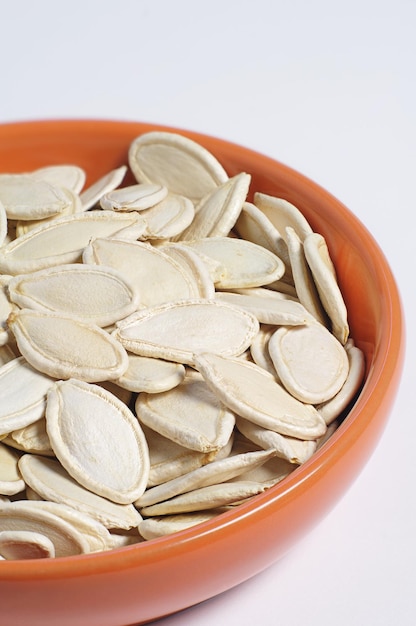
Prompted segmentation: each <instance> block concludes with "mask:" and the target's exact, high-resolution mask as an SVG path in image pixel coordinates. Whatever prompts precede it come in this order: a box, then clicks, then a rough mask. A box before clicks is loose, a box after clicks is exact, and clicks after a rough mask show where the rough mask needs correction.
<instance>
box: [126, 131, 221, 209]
mask: <svg viewBox="0 0 416 626" xmlns="http://www.w3.org/2000/svg"><path fill="white" fill-rule="evenodd" d="M129 165H130V168H131V170H132V172H133V174H134V175H135V177H136V180H137V181H138V182H139V183H156V184H160V185H163V186H165V187H167V188H168V189H169V191H170V192H171V193H177V194H179V195H181V196H185V197H187V198H190V199H191V200H192V201H195V200H196V201H197V200H199V199H201V198H202V197H203V196H205V195H206V194H207V193H209V192H210V191H211V190H212V189H214V188H215V187H217V186H218V185H221V184H222V183H224V182H225V181H226V180H227V179H228V176H227V173H226V172H225V170H224V168H223V167H222V165H221V164H220V163H219V162H218V161H217V159H216V158H215V157H214V156H213V155H212V154H211V153H210V152H209V151H208V150H207V149H206V148H204V147H202V146H201V145H200V144H199V143H197V142H195V141H193V140H192V139H188V138H187V137H184V136H183V135H180V134H178V133H170V132H163V131H151V132H148V133H144V134H143V135H140V136H139V137H137V138H136V139H135V140H133V141H132V142H131V144H130V149H129Z"/></svg>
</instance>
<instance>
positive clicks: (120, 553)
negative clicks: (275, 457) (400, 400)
mask: <svg viewBox="0 0 416 626" xmlns="http://www.w3.org/2000/svg"><path fill="white" fill-rule="evenodd" d="M150 130H167V131H174V132H181V133H182V134H184V135H186V136H188V137H190V138H191V139H194V140H196V141H198V142H199V143H200V144H202V145H203V146H205V147H206V148H208V149H209V150H210V151H211V152H212V153H213V154H214V155H215V156H216V157H217V158H218V159H219V161H220V162H221V163H222V165H223V166H224V168H225V169H226V171H227V172H228V174H229V175H230V176H232V175H235V174H237V173H239V172H241V171H246V172H249V173H250V174H251V175H252V183H251V192H253V191H254V190H258V191H262V192H264V193H267V194H270V195H277V196H280V197H283V198H285V199H287V200H289V201H290V202H292V203H293V204H295V205H296V206H297V207H298V208H300V209H301V211H302V212H303V213H304V214H305V216H306V218H307V219H308V220H309V222H310V223H311V225H312V227H313V229H314V230H315V231H317V232H320V233H321V234H322V235H324V237H325V238H326V240H327V243H328V246H329V249H330V253H331V255H332V259H333V261H334V264H335V267H336V270H337V275H338V280H339V284H340V287H341V290H342V292H343V295H344V299H345V301H346V304H347V309H348V312H349V321H350V327H351V336H352V337H353V338H354V340H355V342H356V344H357V345H358V347H359V348H361V350H363V352H364V354H365V358H366V375H365V383H364V385H363V388H362V391H361V392H360V395H359V397H358V399H357V401H356V402H355V404H354V406H353V408H352V410H351V411H350V412H349V414H348V415H347V417H346V419H345V420H344V421H343V423H342V424H341V426H340V427H339V428H338V429H337V430H336V432H335V433H334V434H333V435H332V437H331V438H330V439H329V440H328V441H327V443H326V444H325V445H324V446H323V447H322V448H320V449H319V450H318V452H316V453H315V454H314V455H313V456H312V458H311V459H310V460H308V461H307V462H305V463H304V464H303V465H301V466H300V467H299V468H297V469H296V470H295V471H293V472H292V473H291V474H290V475H289V476H288V477H287V478H286V479H284V480H283V481H282V482H281V483H279V484H277V485H275V486H274V487H271V488H270V489H268V490H266V491H265V492H264V493H262V494H260V495H258V496H255V497H253V498H252V499H250V500H249V501H247V502H246V503H244V504H241V505H240V506H239V507H237V508H235V509H234V510H232V511H227V512H226V513H223V514H222V515H220V516H218V517H217V518H215V519H214V520H211V521H208V522H205V523H203V524H200V525H198V526H197V527H193V528H191V529H188V530H184V531H181V532H178V533H175V534H174V535H170V536H167V537H163V538H160V539H155V540H152V541H149V542H143V543H140V544H136V545H133V546H129V547H124V548H120V549H117V550H113V551H110V552H101V553H95V554H90V555H82V556H74V557H67V558H57V559H43V560H35V561H4V562H2V563H0V597H1V620H0V621H1V623H2V624H5V625H9V624H10V625H11V624H13V626H21V625H27V624H30V625H31V626H48V625H49V624H50V625H55V624H60V626H74V625H75V624H88V625H89V626H95V625H96V626H125V625H127V624H143V623H146V622H149V621H152V620H155V619H157V618H160V617H162V616H165V615H168V614H171V613H174V612H177V611H180V610H181V609H184V608H186V607H189V606H192V605H194V604H196V603H198V602H201V601H203V600H206V599H208V598H210V597H213V596H215V595H217V594H220V593H221V592H223V591H225V590H227V589H229V588H231V587H233V586H235V585H238V584H239V583H241V582H242V581H244V580H246V579H248V578H250V577H251V576H254V575H255V574H257V573H258V572H260V571H261V570H263V569H265V568H267V567H268V566H269V565H271V564H272V563H273V562H275V561H277V560H278V559H280V558H281V557H282V556H283V555H284V554H286V553H287V551H288V550H290V548H291V547H292V546H293V545H294V544H295V543H296V542H297V541H298V540H300V539H301V538H302V537H303V536H304V535H305V534H306V533H307V532H308V531H310V530H311V529H312V528H313V527H314V526H315V525H316V524H317V523H318V522H319V520H321V519H322V518H323V516H325V515H326V514H327V513H328V512H329V511H330V510H331V508H332V507H334V505H335V504H336V503H337V501H338V500H339V499H340V498H341V497H342V495H343V494H344V493H345V492H346V490H347V489H348V488H349V487H350V486H351V484H352V483H353V481H354V480H355V479H356V478H357V476H358V475H359V473H360V471H361V469H362V468H363V467H364V465H365V464H366V462H367V461H368V460H369V458H370V456H371V453H372V452H373V450H374V448H375V446H376V444H377V441H378V440H379V437H380V436H381V434H382V432H383V429H384V426H385V423H386V420H387V419H388V415H389V412H390V410H391V408H392V404H393V401H394V398H395V395H396V392H397V389H398V385H399V379H400V374H401V369H402V363H403V351H404V350H403V345H404V330H403V315H402V309H401V303H400V297H399V294H398V290H397V287H396V283H395V280H394V277H393V275H392V272H391V270H390V268H389V265H388V263H387V261H386V259H385V257H384V255H383V253H382V251H381V250H380V248H379V246H378V245H377V243H376V242H375V240H374V239H373V237H372V236H371V234H370V233H369V232H368V231H367V230H366V228H365V227H364V226H363V224H362V223H361V222H360V221H359V220H358V219H357V217H355V216H354V215H353V214H352V213H351V212H350V211H349V210H348V209H347V208H346V207H345V206H344V205H343V204H341V203H340V202H339V201H338V200H337V199H335V198H334V197H333V196H332V195H331V194H330V193H328V192H327V191H325V190H324V189H322V188H321V187H320V186H318V185H317V184H315V183H314V182H312V181H311V180H309V179H308V178H306V177H305V176H303V175H301V174H300V173H298V172H296V171H294V170H293V169H290V168H289V167H287V166H285V165H283V164H281V163H279V162H277V161H275V160H272V159H271V158H268V157H267V156H263V155H261V154H258V153H256V152H254V151H251V150H248V149H246V148H243V147H241V146H239V145H235V144H232V143H228V142H226V141H222V140H220V139H216V138H213V137H208V136H205V135H202V134H197V133H193V132H187V131H183V130H179V131H178V129H172V128H168V127H162V126H157V125H152V124H142V123H136V122H118V121H106V120H98V121H92V120H58V121H40V122H23V123H11V124H4V125H1V126H0V171H3V172H18V171H25V170H26V171H28V170H31V169H35V168H38V167H41V166H45V165H51V164H54V163H56V164H58V163H65V162H66V163H75V164H78V165H79V166H81V167H83V168H85V170H86V171H87V185H88V184H90V183H92V182H94V181H95V180H96V179H97V178H99V177H100V176H102V175H104V174H105V173H107V172H108V171H110V170H111V169H113V168H116V167H119V166H120V165H123V164H125V163H127V150H128V146H129V143H130V142H131V141H132V140H133V139H134V138H135V137H137V136H138V135H140V134H142V133H144V132H148V131H150ZM131 182H132V181H131Z"/></svg>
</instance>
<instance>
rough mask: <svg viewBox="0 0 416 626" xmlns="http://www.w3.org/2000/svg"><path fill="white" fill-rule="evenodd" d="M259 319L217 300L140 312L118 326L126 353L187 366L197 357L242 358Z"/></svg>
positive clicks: (168, 305)
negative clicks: (207, 353) (211, 354)
mask: <svg viewBox="0 0 416 626" xmlns="http://www.w3.org/2000/svg"><path fill="white" fill-rule="evenodd" d="M258 328H259V324H258V322H257V319H256V318H255V317H254V316H253V315H251V314H250V313H247V312H246V311H243V310H242V309H239V308H237V307H234V306H231V305H229V304H226V303H225V302H218V301H216V300H204V299H195V300H182V301H179V302H172V303H169V304H166V305H161V306H159V307H153V308H151V309H146V310H144V311H139V312H138V313H135V314H133V315H131V316H130V317H129V318H127V319H126V320H123V321H122V322H120V323H119V324H118V326H117V329H116V331H115V332H114V336H115V337H116V339H118V340H119V341H120V342H121V343H122V344H123V345H124V346H125V347H126V349H127V350H129V351H130V352H134V353H135V354H141V355H143V356H151V357H159V358H162V359H166V360H170V361H176V362H179V363H184V364H187V365H192V364H193V362H194V353H196V352H201V351H207V350H208V351H212V352H217V353H218V354H225V355H234V356H235V355H238V354H242V353H243V352H244V351H245V350H246V348H248V346H249V345H250V343H251V341H252V340H253V337H254V336H255V335H256V334H257V331H258Z"/></svg>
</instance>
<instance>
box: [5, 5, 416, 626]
mask: <svg viewBox="0 0 416 626" xmlns="http://www.w3.org/2000/svg"><path fill="white" fill-rule="evenodd" d="M0 23H1V37H0V65H1V82H0V122H8V121H16V120H25V119H39V118H62V117H90V118H115V119H131V120H140V121H151V122H159V123H165V124H169V125H173V126H178V127H183V128H189V129H192V130H196V131H200V132H204V133H208V134H212V135H216V136H219V137H222V138H224V139H228V140H232V141H235V142H237V143H240V144H242V145H245V146H247V147H249V148H253V149H256V150H259V151H261V152H263V153H265V154H267V155H269V156H271V157H274V158H276V159H278V160H280V161H283V162H285V163H286V164H288V165H291V166H292V167H294V168H296V169H298V170H299V171H301V172H302V173H304V174H306V175H308V176H309V177H311V178H312V179H314V180H315V181H317V182H318V183H320V184H321V185H322V186H324V187H325V188H326V189H328V190H329V191H331V192H332V193H333V194H334V195H335V196H337V197H338V198H339V199H340V200H341V201H343V202H344V203H345V204H346V205H347V206H348V207H349V208H350V209H351V210H352V211H353V212H354V213H355V214H356V215H357V216H358V217H359V218H360V219H361V220H362V221H363V222H364V223H365V224H366V226H367V227H368V228H369V229H370V231H371V232H372V233H373V234H374V236H375V238H376V239H377V241H378V242H379V244H380V245H381V247H382V248H383V249H384V251H385V253H386V256H387V258H388V260H389V262H390V264H391V267H392V269H393V271H394V273H395V275H396V277H397V280H398V283H399V287H400V289H401V292H402V296H403V303H404V308H405V310H406V317H407V322H408V340H407V345H408V351H407V364H406V368H405V372H404V376H403V383H402V386H401V391H400V395H399V397H398V400H397V402H396V405H395V409H394V411H393V413H392V415H391V419H390V421H389V424H388V427H387V430H386V432H385V434H384V436H383V438H382V440H381V442H380V444H379V446H378V448H377V450H376V452H375V454H374V455H373V457H372V458H371V460H370V461H369V463H368V465H367V466H366V468H365V470H364V471H363V472H362V474H361V476H360V477H359V479H358V481H357V482H356V483H355V484H354V485H353V487H352V488H351V489H350V491H349V493H348V494H347V495H346V496H345V498H344V499H343V500H342V501H341V502H340V503H339V505H338V506H337V507H336V508H335V509H334V510H333V512H332V513H331V514H330V515H329V516H328V517H327V518H326V519H325V520H324V521H323V522H322V523H321V524H320V525H319V526H318V527H317V528H316V529H315V530H314V531H313V532H312V533H311V534H310V535H309V536H308V537H307V538H305V539H304V541H303V542H302V543H300V544H298V546H297V547H296V548H295V549H294V550H293V551H292V552H291V553H290V554H289V555H288V556H287V557H286V558H285V559H283V560H282V561H280V562H279V563H277V564H275V565H274V566H272V567H271V568H269V569H268V570H266V571H265V572H263V573H261V574H260V575H258V576H257V577H255V578H253V579H251V580H250V581H248V582H246V583H244V584H242V585H240V586H239V587H237V588H235V589H233V590H230V591H229V592H226V593H224V594H222V595H221V596H218V597H216V598H214V599H212V600H210V601H207V602H205V603H203V604H201V605H199V606H197V607H193V608H191V609H188V610H187V611H185V612H182V613H180V614H178V615H175V616H171V617H169V618H166V619H164V620H161V622H160V623H161V624H162V623H163V626H179V625H180V626H187V625H188V624H189V625H191V624H192V625H195V624H197V625H198V626H205V625H210V626H211V624H228V625H230V626H231V625H234V624H235V625H237V624H238V625H239V626H245V625H246V624H247V625H248V624H253V623H254V624H264V625H274V624H279V623H281V624H285V626H297V625H300V624H307V625H308V626H315V625H316V626H317V625H319V626H329V625H331V626H333V624H336V625H337V626H344V625H345V626H347V625H348V626H350V625H351V624H354V625H359V626H360V625H364V624H366V625H367V624H370V625H371V626H391V625H392V624H400V625H401V626H410V624H413V623H414V615H413V613H414V602H413V586H414V563H415V558H416V540H415V533H414V520H415V514H416V499H415V491H416V490H415V485H414V480H415V473H414V447H415V445H414V441H415V438H416V420H415V415H414V412H415V410H414V405H413V404H412V399H413V396H414V384H412V382H413V381H412V379H413V377H414V369H415V365H416V364H415V354H416V352H415V330H414V327H415V314H416V306H415V278H414V276H415V274H414V270H415V262H414V250H415V243H414V232H415V231H414V213H415V209H416V207H415V191H414V186H415V174H416V172H415V169H416V158H415V157H416V154H415V151H416V148H415V147H416V87H415V84H416V82H415V61H416V38H415V23H416V2H414V0H350V1H349V2H348V3H338V2H333V1H331V0H315V1H310V0H280V1H279V0H270V1H266V0H256V1H252V2H248V1H246V0H229V1H227V0H211V1H210V2H196V1H194V2H192V1H191V0H175V1H169V0H137V1H133V0H130V1H128V0H114V1H112V2H110V1H103V0H101V1H100V0H96V1H93V0H83V1H82V2H77V1H76V0H73V1H72V2H66V1H63V0H62V1H61V2H53V1H46V0H37V1H36V2H31V1H30V0H27V1H26V2H24V1H21V0H14V1H13V2H9V1H7V0H0ZM242 549H244V546H242Z"/></svg>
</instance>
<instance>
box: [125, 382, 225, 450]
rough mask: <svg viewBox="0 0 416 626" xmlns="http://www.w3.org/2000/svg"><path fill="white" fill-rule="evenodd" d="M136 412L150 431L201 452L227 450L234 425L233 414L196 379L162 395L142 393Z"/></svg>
mask: <svg viewBox="0 0 416 626" xmlns="http://www.w3.org/2000/svg"><path fill="white" fill-rule="evenodd" d="M135 408H136V415H137V417H138V418H139V420H140V421H142V422H144V423H145V424H146V425H147V426H149V428H151V429H152V430H155V431H156V432H158V433H160V434H161V435H163V436H164V437H167V438H169V439H171V440H172V441H174V442H176V443H178V444H179V445H181V446H184V447H185V448H190V449H191V450H197V451H199V452H212V451H215V450H218V449H219V448H222V447H224V446H225V445H226V443H227V441H228V440H229V439H230V437H231V433H232V431H233V428H234V424H235V418H234V415H233V413H231V411H229V410H228V409H226V407H225V406H224V405H223V404H222V403H221V402H220V401H219V400H218V399H217V397H216V396H215V395H214V394H213V393H212V391H211V390H210V389H209V387H207V385H206V383H205V382H204V381H203V380H197V379H193V378H191V379H185V380H184V381H183V382H182V383H181V384H180V385H178V386H177V387H175V388H174V389H171V390H169V391H165V392H163V393H158V394H146V393H141V394H140V395H139V396H138V398H137V400H136V405H135Z"/></svg>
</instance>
